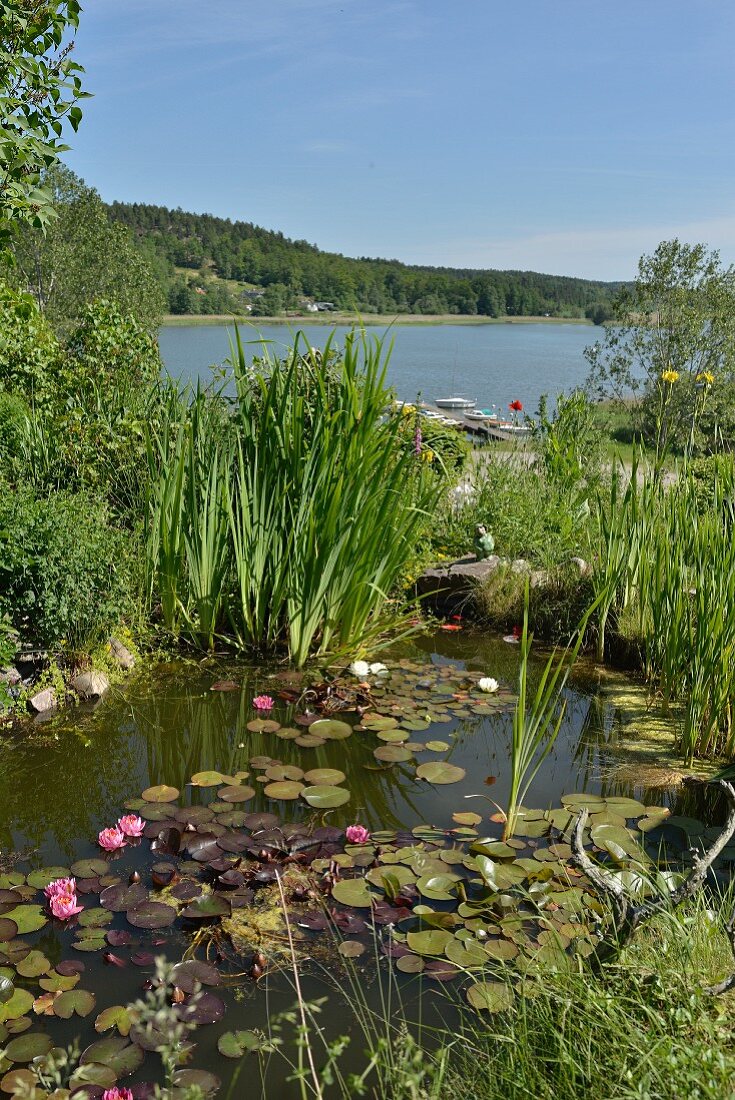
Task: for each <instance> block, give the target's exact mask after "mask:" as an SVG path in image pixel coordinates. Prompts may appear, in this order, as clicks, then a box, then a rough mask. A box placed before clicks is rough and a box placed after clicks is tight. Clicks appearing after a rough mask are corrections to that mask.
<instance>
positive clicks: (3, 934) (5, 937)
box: [0, 917, 18, 943]
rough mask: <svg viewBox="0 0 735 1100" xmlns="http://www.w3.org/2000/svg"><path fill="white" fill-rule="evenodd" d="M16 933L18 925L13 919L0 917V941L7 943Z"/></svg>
mask: <svg viewBox="0 0 735 1100" xmlns="http://www.w3.org/2000/svg"><path fill="white" fill-rule="evenodd" d="M17 935H18V925H17V924H16V923H15V921H14V920H9V919H8V918H7V917H0V943H8V942H9V941H10V940H14V939H15V937H16V936H17Z"/></svg>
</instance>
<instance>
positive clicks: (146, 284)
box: [9, 165, 165, 334]
mask: <svg viewBox="0 0 735 1100" xmlns="http://www.w3.org/2000/svg"><path fill="white" fill-rule="evenodd" d="M44 183H45V185H46V186H47V187H48V189H49V192H50V194H51V196H52V202H53V208H54V211H55V213H56V217H55V218H54V220H53V221H52V222H51V223H50V224H49V225H48V226H47V228H46V231H45V232H44V231H42V230H40V229H35V228H33V227H31V226H28V225H17V226H15V227H14V230H13V236H12V241H11V249H12V252H13V255H14V258H15V264H14V267H13V269H12V270H11V271H10V272H9V278H11V279H12V280H13V281H14V282H15V284H16V285H17V286H18V288H19V289H21V290H23V291H28V292H29V293H31V294H32V295H33V296H34V298H35V299H36V302H37V303H38V307H39V309H40V310H41V311H42V312H43V313H44V314H45V315H46V316H47V317H48V319H49V320H50V321H51V323H52V325H53V326H54V328H55V329H56V330H57V331H59V332H61V333H62V334H63V333H66V332H68V331H69V329H70V328H72V327H73V326H74V325H75V324H76V323H77V322H78V321H79V319H80V318H81V317H82V316H83V315H84V313H85V310H86V309H87V307H88V306H89V305H91V304H92V303H93V302H94V301H96V300H98V299H105V300H106V301H108V302H113V303H114V304H115V305H116V306H117V307H118V308H119V309H120V311H121V312H122V313H125V314H129V315H130V316H133V317H135V319H136V320H137V321H138V322H139V323H140V324H142V325H143V326H144V327H145V328H146V329H147V330H148V331H153V330H155V329H156V328H157V327H158V325H159V323H160V319H161V315H162V313H163V311H164V307H165V297H164V293H163V290H162V288H161V286H160V282H159V281H158V280H157V279H156V276H155V274H154V273H153V272H152V271H151V269H150V266H149V264H148V261H147V259H146V257H145V255H144V254H143V253H142V251H141V250H140V249H139V248H138V247H137V246H136V244H135V241H134V238H133V236H132V234H131V233H130V231H129V230H128V229H126V228H125V227H124V226H121V225H115V224H111V223H110V221H109V219H108V216H107V210H106V208H105V205H104V203H103V202H102V200H101V199H100V197H99V195H98V194H97V192H96V191H95V190H94V189H93V188H91V187H87V186H86V184H85V183H84V181H83V180H81V179H79V177H78V176H76V175H75V174H74V173H73V172H72V171H70V170H69V169H68V168H66V167H64V166H63V165H57V166H56V167H55V168H53V169H51V170H50V171H49V172H47V173H46V174H45V176H44Z"/></svg>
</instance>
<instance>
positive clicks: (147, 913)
mask: <svg viewBox="0 0 735 1100" xmlns="http://www.w3.org/2000/svg"><path fill="white" fill-rule="evenodd" d="M125 915H126V917H127V919H128V922H129V923H130V924H132V925H133V927H134V928H168V926H169V925H171V924H173V922H174V921H175V920H176V910H175V909H174V908H173V907H172V906H171V905H163V904H162V903H161V902H158V901H145V902H143V904H142V905H139V906H137V907H136V908H135V909H129V910H128V911H127V913H126V914H125Z"/></svg>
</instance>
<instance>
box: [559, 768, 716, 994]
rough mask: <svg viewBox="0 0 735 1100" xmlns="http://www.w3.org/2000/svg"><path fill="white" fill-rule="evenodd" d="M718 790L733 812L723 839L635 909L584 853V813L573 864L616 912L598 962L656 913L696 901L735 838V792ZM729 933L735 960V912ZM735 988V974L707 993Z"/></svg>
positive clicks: (608, 875)
mask: <svg viewBox="0 0 735 1100" xmlns="http://www.w3.org/2000/svg"><path fill="white" fill-rule="evenodd" d="M717 786H719V787H721V788H722V790H723V791H724V792H725V794H726V796H727V800H728V802H729V805H730V808H729V812H728V816H727V820H726V822H725V824H724V826H723V828H722V831H721V832H720V834H719V836H718V837H717V839H716V840H714V841H713V843H712V844H711V845H710V846H709V848H707V850H706V851H705V852H703V853H701V854H700V853H699V852H694V853H693V860H692V869H691V871H690V872H689V874H688V875H687V877H686V878H685V879H684V881H683V882H682V883H681V884H680V885H679V886H677V887H676V889H674V890H670V891H667V892H666V893H659V894H656V895H655V896H654V897H652V898H648V899H646V900H645V901H642V902H641V903H640V904H639V905H634V904H633V900H632V898H631V896H630V894H629V893H628V891H627V890H626V888H625V886H624V885H623V883H622V882H621V881H620V879H618V878H617V877H616V876H615V875H614V874H612V873H611V872H610V871H607V870H605V868H603V867H600V866H599V865H598V864H596V863H594V862H593V860H592V859H591V858H590V856H589V855H588V853H587V852H586V851H585V850H584V844H583V839H582V838H583V834H584V830H585V827H586V825H587V819H588V812H587V810H582V811H581V812H580V814H579V817H578V818H577V821H576V823H575V826H574V830H573V832H572V843H571V847H572V862H573V863H574V864H575V865H576V866H577V867H579V869H580V870H581V871H582V872H584V874H585V875H586V876H587V878H588V879H589V881H590V882H591V883H592V885H593V887H594V888H595V890H596V891H597V893H598V894H599V895H601V896H602V897H603V898H605V899H606V900H607V901H608V902H609V904H610V906H611V908H612V912H613V917H614V934H613V937H612V938H611V939H607V940H603V941H602V942H601V943H600V944H599V945H598V947H597V949H596V951H595V958H596V961H597V962H602V961H604V959H606V958H609V957H610V956H611V955H613V954H617V953H618V952H619V951H620V950H622V948H623V947H625V946H627V944H629V943H630V941H631V939H632V937H633V934H634V933H635V930H636V929H637V928H639V927H640V926H641V925H642V924H644V923H645V922H646V921H647V920H650V918H651V917H653V916H655V914H656V913H660V912H662V911H663V910H664V909H673V908H676V906H677V905H680V904H681V903H682V902H683V901H686V900H687V899H688V898H691V897H693V896H694V895H695V894H696V893H697V892H698V891H699V890H700V889H701V888H702V886H703V884H704V881H705V879H706V877H707V872H708V871H709V869H710V867H711V866H712V864H713V863H714V861H715V860H716V859H717V856H718V855H719V854H720V852H721V851H722V850H723V848H725V847H726V846H727V845H728V844H729V843H730V841H731V840H732V837H733V835H735V788H734V787H733V786H732V784H731V783H727V782H725V780H722V779H719V780H717ZM725 931H726V932H727V934H728V937H729V940H730V946H731V948H732V952H733V956H735V910H733V913H732V915H731V917H730V919H729V921H728V922H727V924H726V926H725ZM733 988H735V973H733V974H731V975H730V977H729V978H725V979H724V980H723V981H721V982H719V983H718V984H717V985H713V986H708V987H707V989H706V991H707V992H708V993H712V994H719V993H725V992H726V991H727V990H729V989H733Z"/></svg>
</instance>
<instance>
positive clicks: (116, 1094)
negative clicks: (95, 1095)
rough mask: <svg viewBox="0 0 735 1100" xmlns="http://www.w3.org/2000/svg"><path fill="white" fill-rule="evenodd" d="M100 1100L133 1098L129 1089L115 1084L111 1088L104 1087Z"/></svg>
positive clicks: (130, 1099) (126, 1099)
mask: <svg viewBox="0 0 735 1100" xmlns="http://www.w3.org/2000/svg"><path fill="white" fill-rule="evenodd" d="M102 1100H133V1094H132V1092H131V1091H130V1089H121V1088H119V1087H118V1085H115V1087H114V1088H112V1089H105V1091H104V1092H103V1093H102Z"/></svg>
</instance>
